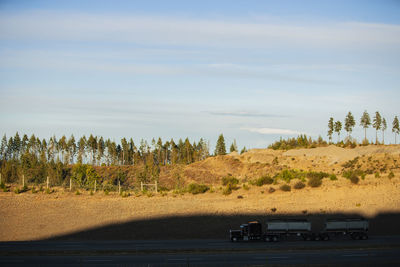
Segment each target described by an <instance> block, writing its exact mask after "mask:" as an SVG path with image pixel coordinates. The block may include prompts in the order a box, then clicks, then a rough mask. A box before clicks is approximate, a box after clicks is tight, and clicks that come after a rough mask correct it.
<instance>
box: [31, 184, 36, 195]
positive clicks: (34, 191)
mask: <svg viewBox="0 0 400 267" xmlns="http://www.w3.org/2000/svg"><path fill="white" fill-rule="evenodd" d="M31 192H32V194H36V193H37V192H38V191H37V190H36V188H35V187H34V186H32V188H31Z"/></svg>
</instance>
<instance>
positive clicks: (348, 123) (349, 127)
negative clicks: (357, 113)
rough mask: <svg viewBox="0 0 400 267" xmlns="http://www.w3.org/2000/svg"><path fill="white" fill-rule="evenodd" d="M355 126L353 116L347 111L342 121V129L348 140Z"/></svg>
mask: <svg viewBox="0 0 400 267" xmlns="http://www.w3.org/2000/svg"><path fill="white" fill-rule="evenodd" d="M355 125H356V121H355V120H354V116H353V114H351V112H350V111H349V113H347V116H346V118H345V120H344V129H345V131H346V132H347V134H348V137H349V138H350V135H351V133H352V132H353V128H354V126H355Z"/></svg>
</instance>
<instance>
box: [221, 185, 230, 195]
mask: <svg viewBox="0 0 400 267" xmlns="http://www.w3.org/2000/svg"><path fill="white" fill-rule="evenodd" d="M222 194H223V195H225V196H227V195H230V194H232V188H231V186H230V185H227V186H226V187H225V188H224V190H223V191H222Z"/></svg>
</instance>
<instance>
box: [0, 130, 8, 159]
mask: <svg viewBox="0 0 400 267" xmlns="http://www.w3.org/2000/svg"><path fill="white" fill-rule="evenodd" d="M6 152H7V136H6V135H5V134H4V135H3V139H1V145H0V158H1V159H3V160H7V157H6Z"/></svg>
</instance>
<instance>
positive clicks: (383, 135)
mask: <svg viewBox="0 0 400 267" xmlns="http://www.w3.org/2000/svg"><path fill="white" fill-rule="evenodd" d="M386 129H387V123H386V119H385V118H382V144H385V131H386Z"/></svg>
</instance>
